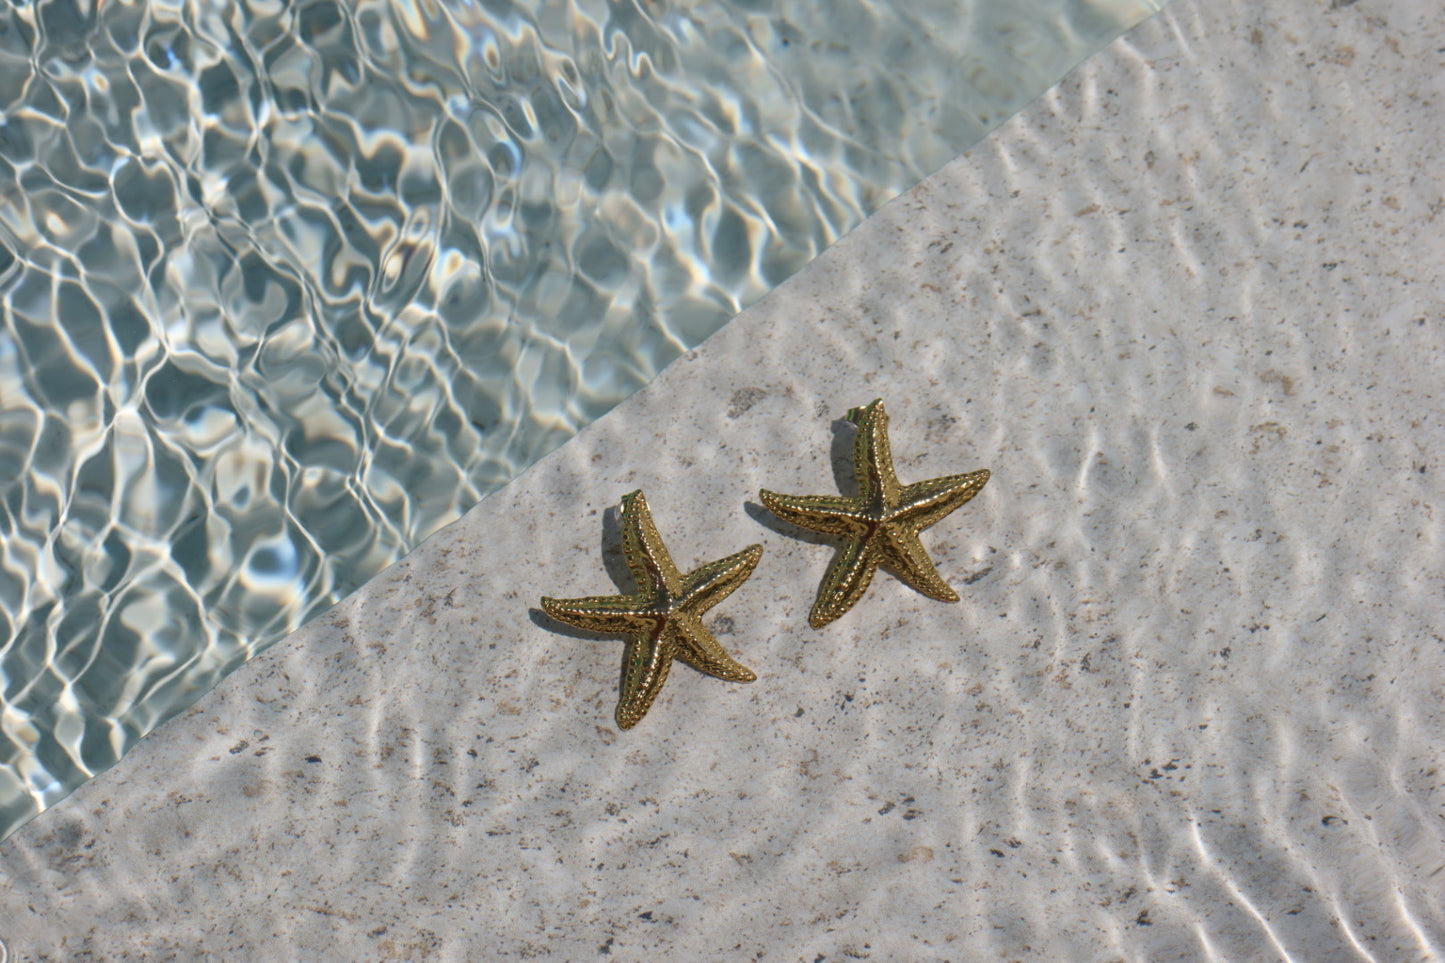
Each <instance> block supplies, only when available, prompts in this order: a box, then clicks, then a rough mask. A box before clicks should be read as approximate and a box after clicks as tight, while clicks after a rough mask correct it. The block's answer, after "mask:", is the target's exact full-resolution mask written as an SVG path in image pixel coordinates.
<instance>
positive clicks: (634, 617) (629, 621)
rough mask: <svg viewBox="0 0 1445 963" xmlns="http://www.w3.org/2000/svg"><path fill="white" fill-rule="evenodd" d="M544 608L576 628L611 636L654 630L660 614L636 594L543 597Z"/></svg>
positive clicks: (556, 617) (549, 613)
mask: <svg viewBox="0 0 1445 963" xmlns="http://www.w3.org/2000/svg"><path fill="white" fill-rule="evenodd" d="M542 611H544V612H546V613H547V614H548V615H550V616H551V617H552V618H554V619H556V620H557V621H558V622H565V623H566V624H567V625H570V626H573V627H574V628H579V629H585V630H587V631H588V632H601V633H605V634H608V635H635V634H637V633H639V632H641V633H650V632H651V631H652V630H653V629H654V628H655V626H656V624H657V618H656V616H653V615H650V614H649V613H648V611H647V605H646V601H645V600H644V599H640V598H638V597H637V596H635V595H593V596H590V597H588V598H582V599H553V598H543V599H542Z"/></svg>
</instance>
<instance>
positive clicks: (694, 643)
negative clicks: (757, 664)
mask: <svg viewBox="0 0 1445 963" xmlns="http://www.w3.org/2000/svg"><path fill="white" fill-rule="evenodd" d="M677 636H678V646H677V657H678V658H679V659H681V660H682V661H684V662H686V663H687V664H688V665H690V666H692V667H693V668H694V669H696V670H698V671H699V672H706V673H707V674H708V675H710V676H713V677H715V678H718V679H723V680H724V681H727V682H753V681H755V680H756V679H757V675H756V674H755V673H754V672H753V670H752V669H749V668H748V667H747V666H745V665H743V664H742V663H741V662H739V661H738V660H736V659H734V658H733V657H732V656H730V655H728V654H727V650H725V649H724V648H723V647H722V645H721V643H719V642H718V640H717V638H716V637H715V636H714V635H713V634H712V633H711V632H709V631H708V630H707V627H706V626H704V625H703V624H702V620H701V619H699V618H697V617H696V616H692V615H686V616H682V617H681V618H679V619H678V621H677Z"/></svg>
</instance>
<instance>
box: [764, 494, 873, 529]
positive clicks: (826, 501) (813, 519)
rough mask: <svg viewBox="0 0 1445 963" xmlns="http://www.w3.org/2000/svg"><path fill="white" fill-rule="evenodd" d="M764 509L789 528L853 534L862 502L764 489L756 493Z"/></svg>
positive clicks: (837, 496)
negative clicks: (785, 523)
mask: <svg viewBox="0 0 1445 963" xmlns="http://www.w3.org/2000/svg"><path fill="white" fill-rule="evenodd" d="M758 498H759V499H760V500H761V501H762V503H763V506H764V507H765V508H767V510H768V511H770V512H772V513H773V514H774V515H776V516H778V517H779V518H781V519H782V520H783V521H785V522H788V523H789V524H791V525H796V526H798V527H799V528H807V529H811V530H812V531H815V532H823V533H825V534H828V535H855V534H857V533H858V532H859V531H861V530H862V527H863V523H862V522H860V521H859V520H858V517H857V515H858V512H859V511H860V510H861V508H862V500H861V499H857V498H845V497H843V496H841V495H779V494H778V493H777V492H771V491H768V490H767V489H766V488H764V489H763V490H762V491H760V492H758Z"/></svg>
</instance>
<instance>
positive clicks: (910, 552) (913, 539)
mask: <svg viewBox="0 0 1445 963" xmlns="http://www.w3.org/2000/svg"><path fill="white" fill-rule="evenodd" d="M884 545H885V546H886V547H881V552H880V554H881V555H882V559H881V561H882V563H883V565H884V567H885V568H887V569H888V570H889V571H890V572H892V573H893V574H894V575H896V576H898V579H899V581H901V582H903V584H905V585H907V586H909V587H910V588H912V589H913V590H914V591H917V592H921V593H923V594H924V595H926V596H928V597H929V598H931V599H937V600H938V601H940V602H957V601H958V593H957V592H955V591H954V590H953V589H952V588H951V587H950V586H949V584H948V583H947V582H945V581H944V580H943V576H941V575H939V574H938V569H937V568H936V567H935V566H934V564H933V560H932V559H931V558H929V557H928V552H927V551H926V550H925V549H924V548H923V543H922V542H921V541H919V540H918V532H917V531H916V530H913V529H912V528H899V527H895V526H889V530H888V533H887V535H886V536H885V537H884Z"/></svg>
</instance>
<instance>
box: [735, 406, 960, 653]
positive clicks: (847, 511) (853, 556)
mask: <svg viewBox="0 0 1445 963" xmlns="http://www.w3.org/2000/svg"><path fill="white" fill-rule="evenodd" d="M848 420H849V421H851V422H852V423H853V424H854V425H856V426H857V427H858V435H857V438H855V439H854V442H853V471H854V473H855V474H856V475H857V476H858V494H857V495H779V494H778V493H777V492H770V491H768V490H767V489H766V488H765V489H763V490H762V492H761V493H760V497H761V498H762V502H763V504H764V505H765V506H766V507H767V509H768V511H770V512H772V513H773V514H774V515H776V516H778V517H779V518H781V519H782V520H783V521H785V522H789V523H791V524H793V525H797V526H798V527H800V528H807V529H811V530H813V531H815V532H823V533H825V534H828V535H842V536H843V537H844V538H846V539H847V541H846V542H844V544H843V547H842V548H841V549H839V550H838V556H837V557H836V558H834V559H833V564H832V565H830V566H828V572H827V574H826V575H824V576H823V583H822V585H820V586H819V587H818V598H817V601H815V602H814V603H813V611H812V612H810V613H809V615H808V624H809V625H811V626H812V627H813V628H815V629H820V628H822V627H823V626H825V625H827V624H828V623H829V622H831V621H833V620H834V619H836V618H838V617H839V616H840V615H842V614H843V613H845V612H847V611H848V610H849V609H851V608H852V607H853V605H854V603H856V602H857V601H858V600H859V599H860V598H862V597H863V593H864V592H865V591H866V590H867V589H868V583H869V582H871V581H872V580H873V573H874V572H875V571H877V570H878V566H879V565H882V566H883V567H884V568H885V569H887V570H888V571H890V572H892V573H893V574H894V575H896V576H897V577H898V578H899V580H900V581H902V582H903V583H905V584H906V585H909V586H912V587H913V588H915V589H917V590H918V591H919V592H922V593H923V594H924V595H926V596H928V597H929V598H931V599H938V600H939V601H942V602H957V601H958V593H957V592H955V591H954V590H953V589H952V588H950V587H949V585H948V583H947V582H945V581H944V580H943V578H942V577H941V576H940V575H939V574H938V569H936V568H934V566H933V561H932V560H931V559H930V558H929V557H928V553H927V552H926V551H924V549H923V543H922V541H920V540H919V537H918V535H919V533H920V532H922V531H923V530H924V529H925V528H927V527H928V526H930V525H932V524H933V523H934V522H937V521H939V520H940V519H942V518H944V517H945V516H946V515H948V514H949V513H950V512H952V511H953V510H954V509H955V508H958V507H960V506H961V505H963V504H964V503H965V502H967V501H969V499H971V498H973V496H974V495H977V494H978V493H979V490H980V489H982V488H983V486H984V484H985V483H986V482H987V481H988V477H989V473H988V469H982V470H980V471H971V472H968V473H966V474H963V475H948V476H946V477H944V478H934V479H930V480H929V481H922V482H916V483H914V484H912V485H902V484H900V483H899V481H898V476H897V475H896V474H894V472H893V453H892V451H891V450H890V449H889V446H888V413H887V412H885V411H884V410H883V401H882V399H879V400H877V401H874V402H873V403H872V404H871V405H867V406H866V407H863V408H853V409H851V410H850V411H849V412H848Z"/></svg>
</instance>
